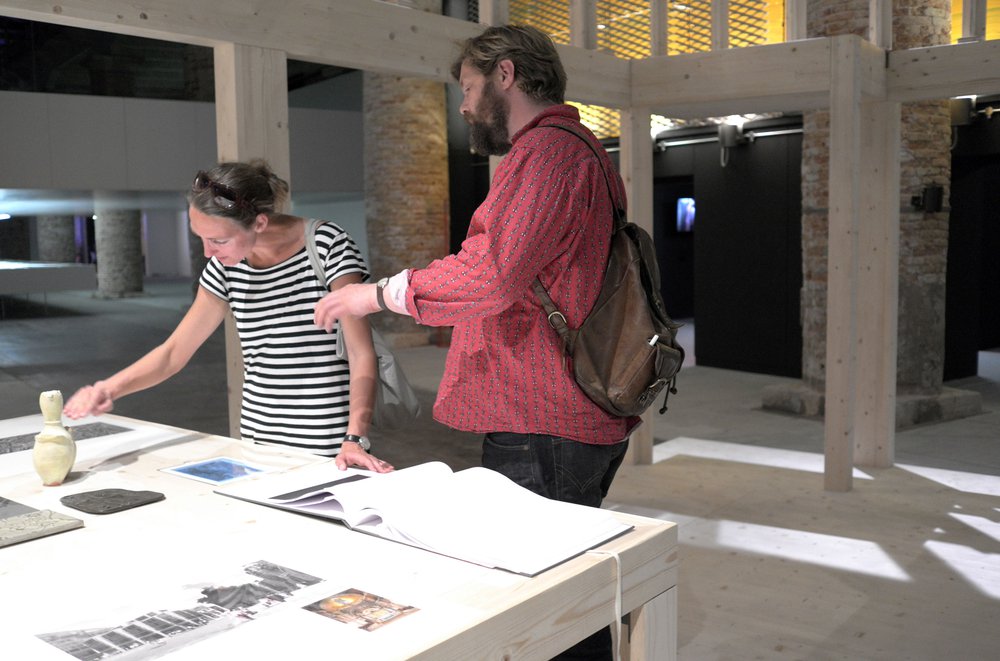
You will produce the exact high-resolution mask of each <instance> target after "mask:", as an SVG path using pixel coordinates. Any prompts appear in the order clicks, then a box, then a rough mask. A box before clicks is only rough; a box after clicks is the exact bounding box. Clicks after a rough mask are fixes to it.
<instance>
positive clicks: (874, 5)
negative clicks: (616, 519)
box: [868, 0, 892, 50]
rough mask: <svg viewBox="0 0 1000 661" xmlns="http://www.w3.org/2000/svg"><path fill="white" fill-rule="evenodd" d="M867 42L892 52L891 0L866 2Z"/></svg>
mask: <svg viewBox="0 0 1000 661" xmlns="http://www.w3.org/2000/svg"><path fill="white" fill-rule="evenodd" d="M868 41H870V42H872V43H873V44H875V45H876V46H878V47H879V48H882V49H884V50H892V0H868Z"/></svg>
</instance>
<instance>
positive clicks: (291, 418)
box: [64, 160, 392, 472]
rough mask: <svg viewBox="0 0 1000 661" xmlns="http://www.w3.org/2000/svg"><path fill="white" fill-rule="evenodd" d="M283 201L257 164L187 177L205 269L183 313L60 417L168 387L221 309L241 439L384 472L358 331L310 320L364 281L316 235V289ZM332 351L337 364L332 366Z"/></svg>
mask: <svg viewBox="0 0 1000 661" xmlns="http://www.w3.org/2000/svg"><path fill="white" fill-rule="evenodd" d="M288 190H289V189H288V184H287V183H286V182H285V181H284V180H283V179H281V178H280V177H278V176H277V175H275V174H274V172H272V171H271V168H270V167H269V166H268V165H267V163H265V162H264V161H260V160H258V161H252V162H249V163H222V164H220V165H218V166H217V167H215V168H214V169H212V170H210V171H208V172H199V173H198V175H197V176H196V177H195V180H194V183H193V184H192V187H191V190H190V192H189V193H188V203H189V209H188V214H189V218H190V224H191V230H192V231H193V232H194V233H195V234H196V235H198V236H199V237H200V238H201V240H202V242H203V244H204V248H205V256H206V257H208V258H209V262H208V264H207V266H206V267H205V270H204V271H203V273H202V275H201V280H200V282H199V285H200V286H199V287H198V293H197V295H196V296H195V300H194V303H193V304H192V305H191V308H190V310H189V311H188V313H187V314H186V315H185V316H184V318H183V319H182V320H181V322H180V324H178V326H177V328H176V329H175V330H174V332H173V333H172V334H171V335H170V337H169V338H167V340H166V341H165V342H164V343H163V344H161V345H159V346H158V347H156V348H155V349H153V350H152V351H150V352H149V353H148V354H146V355H145V356H143V357H142V358H140V359H139V360H138V361H136V362H135V363H133V364H132V365H130V366H128V367H126V368H125V369H123V370H121V371H120V372H118V373H116V374H114V375H113V376H111V377H109V378H107V379H105V380H102V381H98V382H97V383H95V384H93V385H92V386H86V387H84V388H81V389H80V390H79V391H78V392H77V393H76V394H75V395H73V397H72V398H70V400H69V401H68V402H67V404H66V406H65V411H64V412H65V413H66V415H67V416H68V417H70V418H80V417H83V416H86V415H93V414H99V413H106V412H108V411H110V410H111V409H112V406H113V402H114V400H116V399H118V398H119V397H123V396H125V395H128V394H130V393H133V392H136V391H139V390H143V389H145V388H149V387H151V386H154V385H156V384H158V383H160V382H162V381H165V380H166V379H168V378H169V377H171V376H173V375H174V374H176V373H177V372H178V371H180V369H181V368H183V367H184V366H185V365H186V364H187V363H188V361H189V360H190V359H191V356H193V355H194V352H195V351H196V350H197V349H198V348H199V347H200V346H201V345H202V344H203V343H204V342H205V340H207V339H208V338H209V336H211V334H212V333H213V332H214V331H215V330H216V329H217V328H218V327H219V324H221V323H222V321H223V319H224V318H225V316H226V313H227V312H228V311H230V310H231V311H232V313H233V317H234V319H235V321H236V328H237V331H238V333H239V337H240V344H241V346H242V352H243V366H244V380H243V401H242V407H241V412H240V434H241V435H242V437H243V438H244V439H246V440H251V441H254V442H257V443H267V444H273V445H282V446H288V447H294V448H298V449H303V450H307V451H309V452H312V453H315V454H319V455H323V456H334V455H336V457H337V459H336V463H337V465H338V466H339V467H340V468H342V469H343V468H346V467H347V466H359V467H362V468H368V469H371V470H375V471H378V472H386V471H389V470H392V466H390V465H389V464H387V463H386V462H384V461H380V460H378V459H377V458H375V457H374V456H372V455H370V454H368V452H367V451H366V450H367V449H368V447H369V443H368V439H367V433H368V426H369V422H370V420H371V415H372V409H373V407H374V403H375V385H376V357H375V350H374V348H373V346H372V340H371V333H370V330H369V326H368V321H367V320H366V319H364V318H354V317H345V318H344V319H342V321H341V331H340V332H337V331H334V332H332V333H329V332H327V331H325V330H323V329H322V328H319V327H317V326H316V324H315V323H314V321H313V314H314V309H315V307H316V304H317V303H318V302H319V300H320V299H322V298H323V297H324V296H325V295H327V294H329V292H330V290H335V289H339V288H340V287H343V286H344V285H346V284H349V283H360V282H364V281H365V280H367V279H368V272H367V269H366V268H365V264H364V260H363V259H362V257H361V253H360V251H359V250H358V248H357V246H356V245H355V243H354V241H353V240H352V239H351V237H350V236H349V235H348V234H347V233H346V232H345V231H344V230H342V229H341V228H340V227H338V226H336V225H334V224H333V223H325V224H322V225H319V227H318V229H317V230H316V246H317V249H318V251H319V255H320V257H321V259H322V261H323V264H324V268H325V271H326V282H323V283H320V282H319V281H318V280H317V278H316V275H315V272H314V270H313V268H312V265H311V263H310V261H309V257H308V254H307V252H306V249H305V228H306V227H307V223H306V221H305V219H303V218H300V217H298V216H292V215H289V214H286V213H284V212H283V211H282V209H283V208H284V207H285V204H286V203H287V201H288ZM340 333H343V336H344V337H343V338H341V337H340ZM341 341H344V342H346V344H347V346H346V348H347V351H346V352H345V353H346V356H347V360H344V359H342V358H338V357H337V351H336V349H337V344H338V343H339V342H341Z"/></svg>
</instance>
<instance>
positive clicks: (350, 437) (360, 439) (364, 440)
mask: <svg viewBox="0 0 1000 661" xmlns="http://www.w3.org/2000/svg"><path fill="white" fill-rule="evenodd" d="M344 440H345V441H351V442H352V443H357V444H358V445H360V446H361V449H362V450H364V451H365V452H367V451H368V450H370V449H371V447H372V443H371V441H369V440H368V437H367V436H358V435H357V434H347V435H345V436H344Z"/></svg>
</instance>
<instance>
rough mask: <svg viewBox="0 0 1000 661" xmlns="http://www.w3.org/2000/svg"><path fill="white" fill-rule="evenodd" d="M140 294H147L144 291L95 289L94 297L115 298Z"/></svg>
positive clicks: (136, 296) (135, 296)
mask: <svg viewBox="0 0 1000 661" xmlns="http://www.w3.org/2000/svg"><path fill="white" fill-rule="evenodd" d="M140 296H148V294H147V293H146V292H145V291H121V292H119V291H100V290H98V291H95V292H94V298H99V299H102V300H107V301H111V300H117V299H119V298H139V297H140Z"/></svg>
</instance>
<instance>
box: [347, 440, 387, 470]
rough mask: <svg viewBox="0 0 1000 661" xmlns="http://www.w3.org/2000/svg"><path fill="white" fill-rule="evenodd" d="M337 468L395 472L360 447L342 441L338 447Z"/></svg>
mask: <svg viewBox="0 0 1000 661" xmlns="http://www.w3.org/2000/svg"><path fill="white" fill-rule="evenodd" d="M336 462H337V468H339V469H340V470H344V469H345V468H347V467H348V466H356V467H358V468H367V469H368V470H371V471H375V472H376V473H388V472H391V471H393V470H395V469H394V468H393V467H392V464H389V463H387V462H385V461H382V460H381V459H378V458H376V457H375V456H373V455H370V454H368V453H367V452H365V451H364V450H362V449H361V446H360V445H358V444H357V443H355V442H354V441H344V444H343V445H341V446H340V454H338V455H337V459H336Z"/></svg>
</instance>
